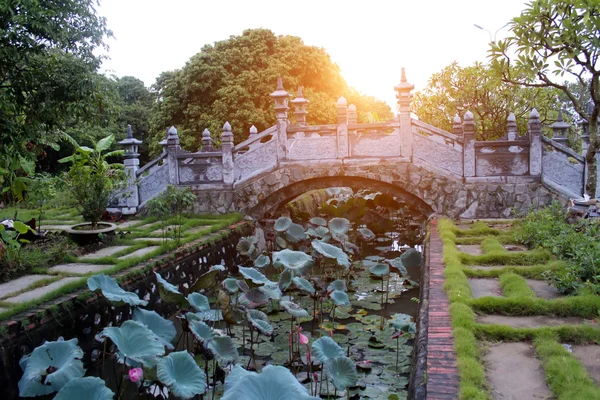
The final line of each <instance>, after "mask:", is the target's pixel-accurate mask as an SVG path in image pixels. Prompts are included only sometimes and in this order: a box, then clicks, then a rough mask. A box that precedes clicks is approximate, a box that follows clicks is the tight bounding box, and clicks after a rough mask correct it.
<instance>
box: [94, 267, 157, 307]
mask: <svg viewBox="0 0 600 400" xmlns="http://www.w3.org/2000/svg"><path fill="white" fill-rule="evenodd" d="M87 284H88V288H89V289H90V290H91V291H92V292H95V291H96V290H98V289H100V290H101V291H102V295H103V296H104V297H106V298H107V299H108V300H109V301H114V302H118V303H120V302H123V303H127V304H129V305H131V306H145V305H147V304H148V302H147V301H145V300H141V299H140V298H139V297H138V295H137V294H135V293H132V292H128V291H126V290H124V289H123V288H121V287H120V286H119V284H118V283H117V280H116V279H114V278H111V277H110V276H106V275H104V274H98V275H94V276H92V277H90V278H89V279H88V280H87Z"/></svg>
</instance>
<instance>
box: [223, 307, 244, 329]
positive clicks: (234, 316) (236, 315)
mask: <svg viewBox="0 0 600 400" xmlns="http://www.w3.org/2000/svg"><path fill="white" fill-rule="evenodd" d="M223 320H224V321H225V322H227V323H228V324H229V325H239V324H241V323H242V322H244V321H245V320H246V314H245V313H244V312H243V311H242V310H240V309H239V308H237V307H233V306H229V307H227V308H226V309H224V310H223Z"/></svg>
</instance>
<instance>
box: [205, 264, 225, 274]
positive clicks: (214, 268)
mask: <svg viewBox="0 0 600 400" xmlns="http://www.w3.org/2000/svg"><path fill="white" fill-rule="evenodd" d="M213 271H217V272H221V271H225V266H224V265H223V264H217V265H213V266H212V267H210V269H209V270H208V272H213Z"/></svg>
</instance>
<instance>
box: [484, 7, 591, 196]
mask: <svg viewBox="0 0 600 400" xmlns="http://www.w3.org/2000/svg"><path fill="white" fill-rule="evenodd" d="M599 20H600V3H598V2H597V1H588V0H567V1H558V0H535V1H532V2H531V3H528V4H527V5H526V8H525V9H524V10H523V11H522V12H521V15H520V16H518V17H515V18H513V20H512V21H511V23H510V30H511V32H512V35H511V36H509V37H508V38H506V39H505V40H500V41H498V42H496V43H492V45H491V50H490V56H491V58H492V66H493V68H494V69H496V70H497V71H499V73H500V74H501V75H502V79H503V80H504V81H506V82H508V83H512V84H517V85H522V86H527V87H552V88H556V89H558V90H561V91H562V92H563V93H564V94H565V95H566V96H567V97H568V98H569V100H570V102H571V104H572V105H573V109H574V110H575V111H576V112H577V113H578V114H579V116H580V117H581V118H582V119H584V120H586V121H588V122H589V128H590V147H589V149H588V153H587V161H588V163H589V166H590V172H589V175H588V180H587V185H586V187H587V191H588V193H595V188H596V176H597V166H596V162H595V154H596V151H597V150H598V149H599V148H600V139H599V138H598V116H599V115H600V69H599V65H598V59H599V57H600V38H599V36H598V21H599ZM565 76H566V77H568V78H569V79H571V80H575V81H576V82H578V83H580V84H581V85H582V86H587V91H588V93H589V94H590V98H591V100H592V102H591V105H592V107H591V109H590V110H588V107H587V105H586V104H585V102H584V101H585V97H583V96H580V93H577V92H575V91H573V90H572V87H570V86H568V85H566V84H564V79H565ZM588 79H589V80H590V84H589V85H586V83H587V81H586V80H588Z"/></svg>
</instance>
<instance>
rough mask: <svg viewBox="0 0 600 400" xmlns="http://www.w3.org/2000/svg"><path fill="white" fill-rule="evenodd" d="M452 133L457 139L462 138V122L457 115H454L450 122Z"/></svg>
mask: <svg viewBox="0 0 600 400" xmlns="http://www.w3.org/2000/svg"><path fill="white" fill-rule="evenodd" d="M452 132H453V133H454V134H455V135H456V136H458V137H459V138H462V137H463V126H462V120H461V119H460V117H459V116H458V114H456V115H454V119H453V120H452Z"/></svg>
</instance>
